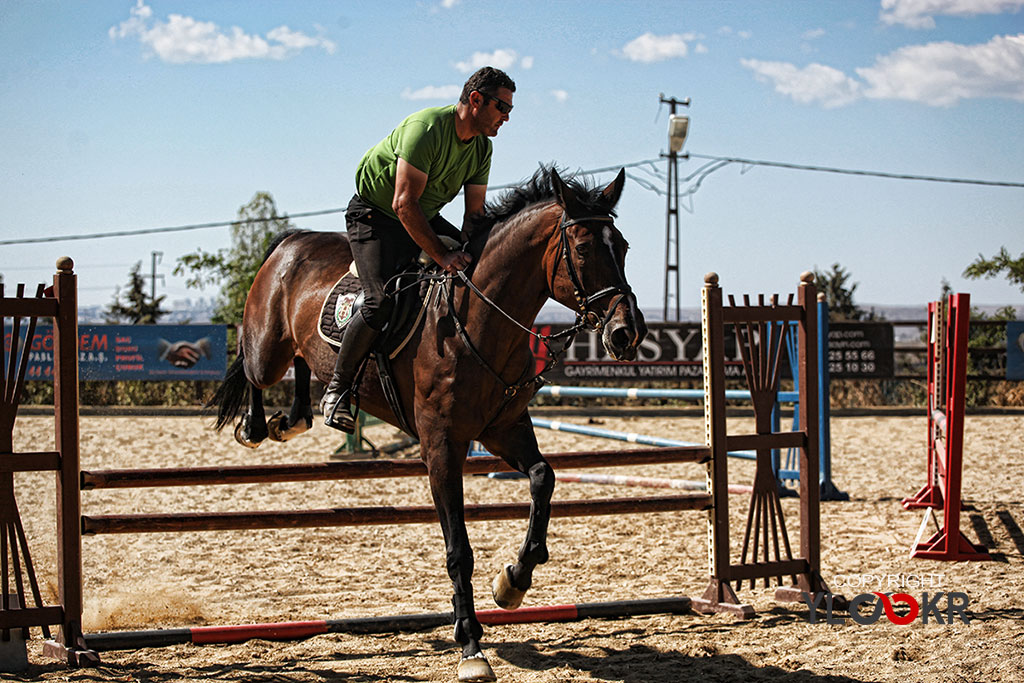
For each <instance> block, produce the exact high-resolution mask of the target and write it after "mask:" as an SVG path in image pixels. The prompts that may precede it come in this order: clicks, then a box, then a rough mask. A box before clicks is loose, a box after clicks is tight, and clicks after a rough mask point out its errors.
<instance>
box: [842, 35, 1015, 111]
mask: <svg viewBox="0 0 1024 683" xmlns="http://www.w3.org/2000/svg"><path fill="white" fill-rule="evenodd" d="M857 74H858V75H859V76H860V77H861V78H863V79H864V80H865V81H866V82H867V89H866V91H865V95H866V96H867V97H873V98H879V99H899V100H910V101H913V102H924V103H925V104H930V105H935V106H951V105H953V104H956V103H957V102H958V101H959V100H961V99H965V98H977V97H1000V98H1006V99H1011V100H1017V101H1019V102H1024V33H1021V34H1018V35H1015V36H996V37H994V38H993V39H992V40H990V41H989V42H987V43H984V44H981V45H960V44H957V43H949V42H941V43H929V44H927V45H913V46H909V47H904V48H900V49H899V50H896V51H895V52H893V53H892V54H889V55H885V56H883V57H879V58H878V59H877V60H875V64H874V66H871V67H867V68H861V69H857Z"/></svg>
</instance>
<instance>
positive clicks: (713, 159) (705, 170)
mask: <svg viewBox="0 0 1024 683" xmlns="http://www.w3.org/2000/svg"><path fill="white" fill-rule="evenodd" d="M680 156H681V158H687V157H689V158H694V159H707V160H709V163H707V164H704V165H703V166H701V167H700V168H699V169H697V171H695V172H694V173H692V174H690V175H689V176H688V177H686V178H684V179H683V180H685V181H687V182H688V181H691V180H693V179H694V178H697V182H696V183H695V184H694V185H693V186H691V187H690V188H689V190H687V192H686V193H685V194H687V195H692V194H693V193H695V192H696V191H697V190H698V189H699V188H700V185H701V183H702V182H703V181H704V179H705V178H707V177H708V176H709V175H711V174H712V173H714V172H715V171H717V170H719V169H721V168H725V167H726V166H728V165H729V164H742V165H744V166H767V167H771V168H785V169H790V170H795V171H812V172H817V173H838V174H843V175H857V176H870V177H875V178H887V179H890V180H917V181H924V182H933V183H957V184H961V185H985V186H989V187H1016V188H1024V183H1021V182H1008V181H1000V180H978V179H973V178H950V177H941V176H930V175H916V174H910V173H890V172H886V171H870V170H863V169H850V168H837V167H833V166H816V165H812V164H794V163H789V162H784V161H765V160H759V159H745V158H742V157H723V156H710V155H706V154H693V153H690V154H686V155H680ZM660 161H661V160H660V159H644V160H642V161H634V162H630V163H627V164H616V165H614V166H605V167H602V168H594V169H589V170H585V171H580V172H579V174H580V175H597V174H599V173H607V172H610V171H617V170H619V169H620V168H640V169H641V170H644V171H647V172H648V173H650V174H651V175H654V176H655V177H658V178H661V177H662V176H660V174H659V171H658V169H657V166H656V164H658V163H659V162H660ZM628 177H629V178H630V180H632V181H633V182H635V183H636V184H637V185H639V186H640V187H642V188H644V189H645V190H649V191H651V192H655V193H657V194H663V193H664V191H663V190H661V189H660V188H658V187H657V186H656V185H654V184H653V183H652V182H651V181H649V180H647V179H646V178H640V177H638V176H636V175H633V174H628ZM518 185H519V183H507V184H505V185H494V186H489V187H488V188H487V191H488V192H495V191H498V190H507V189H509V188H513V187H517V186H518ZM345 210H346V209H345V208H344V207H340V208H334V209H322V210H320V211H304V212H302V213H293V214H290V215H284V216H272V217H270V218H253V219H246V220H247V221H249V222H254V223H262V222H269V221H276V220H283V219H288V218H310V217H313V216H326V215H330V214H336V213H343V212H344V211H345ZM238 222H239V220H238V219H235V220H233V221H216V222H212V223H193V224H189V225H176V226H169V227H160V228H142V229H137V230H115V231H112V232H100V233H89V234H84V235H58V236H54V237H27V238H22V239H13V240H0V246H10V245H18V244H39V243H44V242H70V241H77V240H94V239H103V238H106V237H132V236H136V235H153V234H157V233H169V232H186V231H190V230H206V229H209V228H224V227H228V226H231V225H234V224H235V223H238Z"/></svg>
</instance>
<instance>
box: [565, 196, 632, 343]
mask: <svg viewBox="0 0 1024 683" xmlns="http://www.w3.org/2000/svg"><path fill="white" fill-rule="evenodd" d="M591 222H599V223H609V224H614V223H615V219H614V218H612V217H611V216H600V215H597V216H582V217H580V218H569V214H568V213H566V212H565V211H562V220H561V221H560V222H559V225H558V230H559V232H560V233H561V234H560V236H559V241H560V242H561V246H562V250H561V258H562V260H564V261H565V270H566V272H567V273H568V274H569V281H570V282H571V283H572V295H573V298H575V299H576V308H577V313H576V323H577V325H578V324H580V321H581V320H583V321H586V327H588V328H589V329H593V330H595V331H598V332H600V331H601V330H602V329H604V326H605V325H607V324H608V321H610V320H611V318H612V316H613V315H614V314H615V309H616V308H618V306H619V304H620V303H621V302H622V300H623V299H624V298H625V297H627V296H632V297H633V303H634V305H635V304H636V297H635V295H634V294H633V289H632V288H631V287H630V286H629V284H628V283H627V282H626V281H625V280H622V281H621V282H619V283H618V284H616V285H611V286H610V287H605V288H604V289H601V290H599V291H597V292H594V293H593V294H589V295H588V294H587V292H586V290H585V288H584V287H583V281H582V280H581V279H580V276H579V273H578V272H577V271H576V266H575V264H573V261H572V258H571V256H570V254H569V230H568V228H569V227H570V226H572V225H578V224H580V223H591ZM557 272H558V263H557V262H556V263H555V267H554V268H553V269H552V271H551V281H550V282H549V283H548V289H550V290H551V293H552V294H554V292H555V282H554V281H555V273H557ZM615 294H617V295H618V296H616V297H615V298H614V299H612V303H611V305H610V306H608V310H607V311H605V314H604V317H603V318H602V317H601V314H600V313H598V312H597V311H592V310H590V305H591V304H593V303H594V302H595V301H599V300H601V299H603V298H604V297H606V296H611V295H615Z"/></svg>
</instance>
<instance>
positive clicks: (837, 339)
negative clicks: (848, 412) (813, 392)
mask: <svg viewBox="0 0 1024 683" xmlns="http://www.w3.org/2000/svg"><path fill="white" fill-rule="evenodd" d="M894 346H895V344H894V343H893V331H892V323H881V322H879V323H875V322H867V323H865V322H851V323H829V330H828V370H829V374H830V375H831V377H832V379H886V378H890V377H892V376H893V374H894V373H895V362H894V360H893V348H894Z"/></svg>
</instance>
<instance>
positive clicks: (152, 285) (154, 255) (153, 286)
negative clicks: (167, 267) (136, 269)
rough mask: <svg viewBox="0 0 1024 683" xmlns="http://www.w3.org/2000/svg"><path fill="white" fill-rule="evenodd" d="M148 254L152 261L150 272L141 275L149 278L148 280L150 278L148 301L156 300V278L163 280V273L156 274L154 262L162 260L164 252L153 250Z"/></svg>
mask: <svg viewBox="0 0 1024 683" xmlns="http://www.w3.org/2000/svg"><path fill="white" fill-rule="evenodd" d="M150 256H152V262H153V265H152V269H151V270H150V274H149V275H143V276H142V277H144V278H149V279H150V280H152V282H151V283H150V288H149V298H150V301H156V281H157V278H159V279H160V281H161V282H163V281H164V276H163V275H157V272H156V264H158V263H160V262H161V261H162V260H163V257H164V252H162V251H154V252H152V253H151V254H150Z"/></svg>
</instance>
